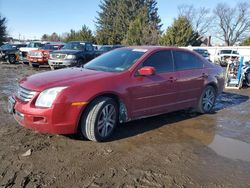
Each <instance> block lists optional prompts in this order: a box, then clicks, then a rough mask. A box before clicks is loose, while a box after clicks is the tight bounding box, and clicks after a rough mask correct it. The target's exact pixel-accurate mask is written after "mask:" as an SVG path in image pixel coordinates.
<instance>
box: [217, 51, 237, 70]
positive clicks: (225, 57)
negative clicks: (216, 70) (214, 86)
mask: <svg viewBox="0 0 250 188" xmlns="http://www.w3.org/2000/svg"><path fill="white" fill-rule="evenodd" d="M239 57H240V55H239V53H238V52H237V51H236V50H230V49H229V50H220V51H219V52H218V53H217V56H216V57H215V62H216V63H218V64H220V65H221V66H227V64H228V63H229V62H233V61H237V60H239Z"/></svg>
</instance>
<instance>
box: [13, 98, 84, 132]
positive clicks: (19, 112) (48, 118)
mask: <svg viewBox="0 0 250 188" xmlns="http://www.w3.org/2000/svg"><path fill="white" fill-rule="evenodd" d="M12 99H14V101H15V102H14V103H13V110H12V113H13V116H14V118H15V120H16V121H17V122H18V123H19V124H20V125H22V126H23V127H25V128H28V129H32V130H36V131H38V132H43V133H51V134H74V133H76V132H77V125H78V121H79V117H80V114H81V110H82V106H72V105H71V104H67V103H65V104H64V103H63V104H60V103H59V104H54V105H53V106H52V107H51V108H37V107H35V104H34V102H32V101H30V102H28V103H24V102H22V101H20V100H19V99H18V98H17V97H15V96H14V97H12ZM10 111H11V110H10Z"/></svg>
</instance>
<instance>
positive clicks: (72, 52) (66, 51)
mask: <svg viewBox="0 0 250 188" xmlns="http://www.w3.org/2000/svg"><path fill="white" fill-rule="evenodd" d="M79 52H81V50H55V51H53V53H57V54H69V55H74V54H77V53H79Z"/></svg>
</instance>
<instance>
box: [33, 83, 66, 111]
mask: <svg viewBox="0 0 250 188" xmlns="http://www.w3.org/2000/svg"><path fill="white" fill-rule="evenodd" d="M65 88H66V87H54V88H50V89H46V90H44V91H43V92H41V93H40V94H39V96H38V98H37V100H36V104H35V105H36V107H46V108H50V107H51V106H52V104H53V102H54V100H55V99H56V96H57V94H58V93H60V92H61V91H62V90H63V89H65Z"/></svg>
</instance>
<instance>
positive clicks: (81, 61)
mask: <svg viewBox="0 0 250 188" xmlns="http://www.w3.org/2000/svg"><path fill="white" fill-rule="evenodd" d="M84 62H85V60H84V59H79V60H78V61H77V63H76V66H77V67H81V66H82V65H83V64H84Z"/></svg>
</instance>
